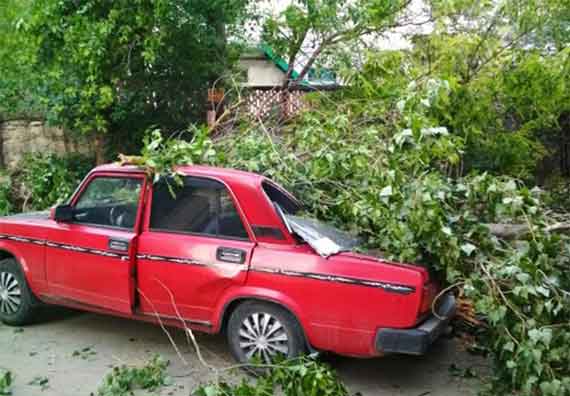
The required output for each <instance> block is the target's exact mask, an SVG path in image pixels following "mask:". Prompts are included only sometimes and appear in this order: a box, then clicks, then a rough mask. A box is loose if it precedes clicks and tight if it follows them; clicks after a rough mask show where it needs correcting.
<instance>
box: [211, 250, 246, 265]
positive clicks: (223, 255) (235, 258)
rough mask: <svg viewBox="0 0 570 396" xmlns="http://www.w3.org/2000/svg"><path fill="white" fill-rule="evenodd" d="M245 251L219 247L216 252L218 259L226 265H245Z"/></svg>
mask: <svg viewBox="0 0 570 396" xmlns="http://www.w3.org/2000/svg"><path fill="white" fill-rule="evenodd" d="M245 256H246V253H245V251H243V250H241V249H235V248H228V247H219V248H218V250H216V259H218V261H224V262H226V263H233V264H243V263H245Z"/></svg>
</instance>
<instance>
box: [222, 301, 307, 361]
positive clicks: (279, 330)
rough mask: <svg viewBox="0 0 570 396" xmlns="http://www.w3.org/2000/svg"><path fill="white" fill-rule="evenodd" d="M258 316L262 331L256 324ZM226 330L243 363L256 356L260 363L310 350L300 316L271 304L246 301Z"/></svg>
mask: <svg viewBox="0 0 570 396" xmlns="http://www.w3.org/2000/svg"><path fill="white" fill-rule="evenodd" d="M256 315H257V318H258V323H259V325H258V326H257V329H258V331H256V329H255V325H254V322H255V320H254V319H255V317H256ZM268 318H269V319H268ZM246 321H247V322H248V323H249V327H251V331H250V330H248V325H246ZM264 326H265V328H264ZM226 333H227V337H228V343H229V346H230V350H231V353H232V355H233V356H234V358H235V359H236V360H237V361H238V362H239V363H249V362H251V361H252V360H254V361H255V360H256V358H257V360H258V361H259V362H260V363H271V362H272V361H274V358H275V357H276V356H278V355H281V356H282V358H287V359H289V358H294V357H297V356H299V355H302V354H303V353H305V352H306V348H305V345H306V344H305V337H304V335H303V331H302V329H301V327H300V325H299V322H298V321H297V319H296V318H295V317H294V316H293V315H292V314H291V313H290V312H288V311H287V310H285V309H283V308H280V307H279V306H277V305H274V304H270V303H264V302H259V301H246V302H243V303H241V304H240V305H238V306H237V308H236V309H235V310H234V311H233V312H232V314H231V316H230V319H229V321H228V326H227V329H226ZM263 337H265V338H263ZM248 343H250V344H251V345H249V344H248ZM245 345H248V346H245ZM254 349H255V351H254V352H252V350H254ZM254 356H255V357H256V358H255V357H254Z"/></svg>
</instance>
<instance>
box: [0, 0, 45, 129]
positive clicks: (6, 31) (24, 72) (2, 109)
mask: <svg viewBox="0 0 570 396" xmlns="http://www.w3.org/2000/svg"><path fill="white" fill-rule="evenodd" d="M31 2H32V1H31V0H4V1H3V2H2V6H1V7H0V76H2V78H1V79H0V118H1V119H6V118H15V117H36V116H37V115H38V113H41V111H42V109H43V105H42V103H41V99H40V97H41V94H42V90H43V88H44V87H45V86H44V85H43V83H42V78H41V73H39V72H38V70H37V69H36V68H35V67H34V63H35V59H36V58H35V52H36V50H37V46H36V41H35V40H34V39H33V38H32V37H29V36H27V35H26V34H24V33H23V32H22V29H21V21H22V18H24V17H25V16H26V15H27V12H28V10H29V8H30V5H31Z"/></svg>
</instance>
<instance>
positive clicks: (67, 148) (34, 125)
mask: <svg viewBox="0 0 570 396" xmlns="http://www.w3.org/2000/svg"><path fill="white" fill-rule="evenodd" d="M37 152H40V153H44V154H48V153H53V154H68V153H78V152H79V153H88V152H89V145H88V143H87V142H86V141H80V140H78V139H77V138H71V137H70V134H69V133H65V132H64V131H63V130H62V129H61V128H55V127H50V126H46V125H45V124H44V123H43V122H42V121H24V120H14V121H3V122H2V121H0V167H5V168H8V169H14V168H15V167H16V166H17V165H18V162H19V161H20V160H21V159H22V158H23V157H24V156H25V155H26V154H28V153H37Z"/></svg>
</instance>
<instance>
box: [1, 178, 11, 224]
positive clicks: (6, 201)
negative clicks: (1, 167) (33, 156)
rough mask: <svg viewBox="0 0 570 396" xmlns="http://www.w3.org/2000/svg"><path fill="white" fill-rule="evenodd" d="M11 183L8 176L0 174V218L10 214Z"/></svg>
mask: <svg viewBox="0 0 570 396" xmlns="http://www.w3.org/2000/svg"><path fill="white" fill-rule="evenodd" d="M11 191H12V181H11V180H10V177H9V176H8V175H4V174H2V173H0V216H6V215H8V214H10V213H11V212H12V209H13V205H12V197H11Z"/></svg>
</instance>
